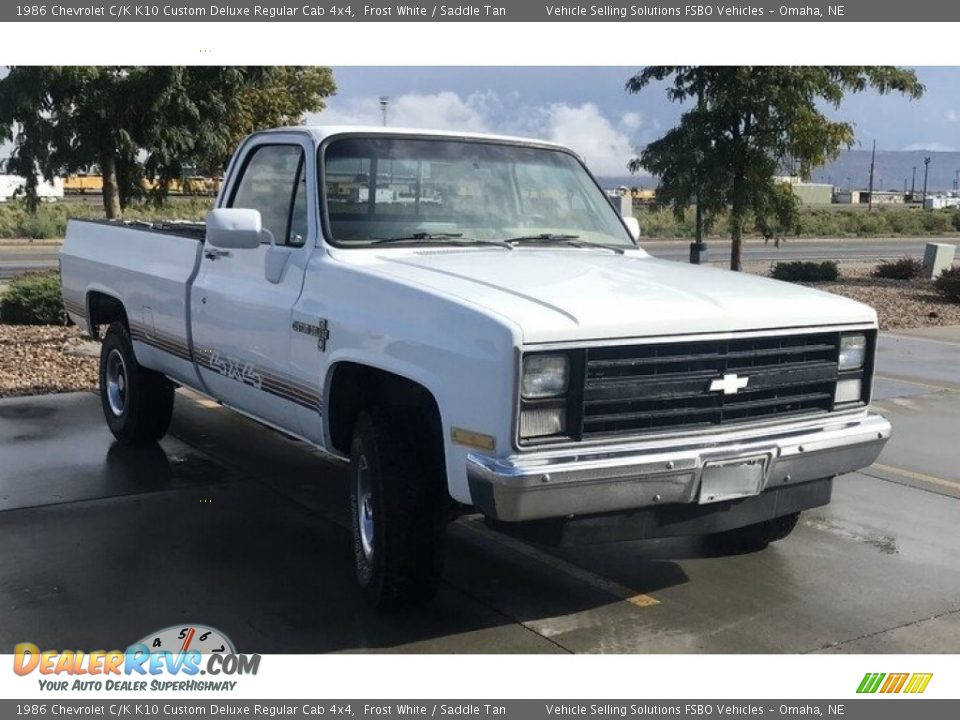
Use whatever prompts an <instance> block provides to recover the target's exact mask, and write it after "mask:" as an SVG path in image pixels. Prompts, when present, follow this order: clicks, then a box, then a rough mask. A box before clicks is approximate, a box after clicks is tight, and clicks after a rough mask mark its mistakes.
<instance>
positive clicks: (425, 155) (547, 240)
mask: <svg viewBox="0 0 960 720" xmlns="http://www.w3.org/2000/svg"><path fill="white" fill-rule="evenodd" d="M323 167H324V179H325V185H326V203H327V207H326V217H327V221H328V226H329V232H330V234H331V235H332V240H333V242H334V244H336V245H340V246H347V247H355V246H360V245H371V244H374V243H384V242H396V243H401V244H403V243H410V244H418V243H424V244H425V243H433V244H437V243H440V244H446V243H449V244H467V243H469V242H471V241H485V242H488V241H504V240H510V241H521V240H522V241H524V242H525V244H531V243H533V244H537V243H542V244H545V245H546V244H557V245H563V244H566V245H568V246H569V245H572V244H573V243H576V245H578V246H580V245H584V244H587V243H589V244H595V245H607V246H616V247H619V248H624V247H633V246H634V243H633V239H632V238H631V237H630V235H629V234H628V232H627V230H626V229H625V228H624V226H623V223H622V222H621V221H620V218H619V217H617V213H616V211H614V209H613V206H612V205H611V204H610V203H609V201H608V200H607V198H606V196H605V195H604V193H603V191H602V190H601V189H600V188H599V187H597V184H596V183H595V182H594V180H593V178H591V177H590V175H589V174H588V173H587V172H586V170H584V168H583V166H582V165H581V164H580V162H579V161H578V160H577V159H576V158H575V157H573V156H572V155H570V154H568V153H565V152H562V151H559V150H550V149H545V148H537V147H529V146H523V145H506V144H499V143H487V142H470V141H464V140H448V139H429V140H423V139H407V138H396V137H392V138H391V137H362V136H357V137H348V138H344V139H340V140H334V141H333V142H331V143H330V144H329V145H328V146H327V148H326V151H325V153H324V164H323Z"/></svg>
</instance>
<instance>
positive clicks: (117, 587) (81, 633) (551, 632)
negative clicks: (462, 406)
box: [0, 328, 960, 653]
mask: <svg viewBox="0 0 960 720" xmlns="http://www.w3.org/2000/svg"><path fill="white" fill-rule="evenodd" d="M876 397H877V406H878V408H879V409H881V410H882V411H883V412H884V413H885V414H887V415H888V416H889V417H890V418H891V419H892V421H893V423H894V428H895V433H894V438H893V440H891V442H890V443H889V444H888V446H887V448H886V449H885V451H884V454H883V456H882V457H881V459H880V461H879V462H878V463H877V465H875V466H873V467H871V468H869V469H866V470H865V471H863V472H861V473H856V474H853V475H849V476H846V477H843V478H839V479H838V480H837V481H836V483H835V490H834V499H833V503H832V504H831V505H829V506H828V507H825V508H819V509H816V510H813V511H810V512H808V513H806V514H805V516H804V519H803V521H802V523H801V525H800V527H799V528H798V529H797V531H796V532H795V533H794V534H793V535H792V536H791V537H790V538H788V539H787V540H785V541H783V542H781V543H777V544H775V545H772V546H771V547H769V548H767V549H765V550H763V551H759V552H754V553H748V554H743V555H735V556H728V557H716V556H713V555H712V554H711V552H710V551H709V550H708V549H707V548H705V547H704V546H703V545H702V544H701V543H700V542H698V541H697V540H696V539H686V540H662V541H649V542H633V543H624V544H620V545H605V546H594V547H587V548H577V549H570V550H563V551H558V550H550V549H545V548H538V547H533V546H529V545H525V544H522V543H518V542H515V541H512V540H508V539H506V538H503V537H502V536H499V535H497V534H495V533H492V532H490V531H488V530H486V529H485V528H484V527H483V526H482V525H481V524H479V523H478V522H477V521H476V520H475V519H473V518H465V519H462V520H460V521H458V522H457V523H456V524H455V525H454V526H453V527H452V528H451V537H450V542H449V546H448V550H447V569H446V572H445V576H444V583H443V585H442V588H441V592H440V595H439V597H438V599H437V601H436V602H435V603H433V604H432V605H430V606H429V607H427V608H425V609H423V610H421V611H418V612H416V613H413V614H410V615H401V616H384V615H378V614H376V613H373V612H371V611H369V610H368V609H367V608H366V607H365V606H364V604H363V602H362V601H361V598H360V594H359V592H358V591H357V590H356V588H355V586H354V583H353V579H352V567H351V562H350V548H349V536H348V533H347V531H346V530H345V524H346V521H345V510H344V509H345V507H346V489H345V487H346V486H345V479H346V478H345V474H344V472H343V469H342V468H339V467H336V466H332V465H330V464H328V463H326V462H324V461H323V460H321V459H320V457H319V456H318V455H317V453H315V452H314V451H312V450H310V449H309V448H305V447H304V446H303V445H302V444H299V443H296V442H293V441H291V440H288V439H287V438H285V437H283V436H281V435H278V434H276V433H273V432H270V431H267V430H265V429H263V428H261V427H260V426H258V425H256V424H255V423H252V422H250V421H248V420H246V419H244V418H242V417H240V416H239V415H236V414H235V413H232V412H230V411H228V410H224V409H222V408H220V407H219V406H217V405H216V403H213V402H211V401H209V400H205V399H202V398H199V397H197V396H195V395H192V394H188V393H182V392H181V393H178V399H177V408H176V412H175V419H174V424H173V427H172V430H171V436H169V437H168V438H166V439H165V440H164V441H163V442H162V443H161V445H160V446H159V447H158V448H154V449H152V450H146V451H138V452H132V451H130V450H127V449H125V448H122V447H120V446H117V445H115V444H113V442H112V438H111V436H110V435H109V433H108V431H107V430H106V428H105V426H104V425H103V421H102V419H101V416H100V408H99V402H98V399H97V398H96V397H95V396H94V395H92V394H87V393H78V394H72V395H61V396H45V397H34V398H20V399H8V400H3V401H0V547H3V548H4V552H3V553H0V647H4V646H6V647H10V646H11V645H12V644H14V643H16V642H22V641H25V640H29V641H30V642H36V643H38V644H40V645H41V646H45V647H77V648H82V647H86V648H94V647H96V648H100V647H115V646H116V647H124V646H125V643H129V642H132V641H134V640H136V639H138V638H140V637H142V636H144V635H146V634H147V633H149V632H150V631H152V630H156V629H158V628H161V627H165V626H169V625H171V624H175V623H179V622H195V623H205V624H208V625H212V626H214V627H218V628H220V629H222V630H223V631H225V632H226V633H227V634H228V635H229V636H230V637H231V638H232V639H233V640H234V642H235V643H236V645H237V647H238V648H239V649H240V650H241V651H259V652H330V651H345V652H356V651H371V650H373V651H380V652H385V651H389V652H393V651H396V652H537V653H539V652H550V653H553V652H794V653H806V652H872V653H873V652H875V653H879V652H884V653H900V652H951V653H952V652H956V648H957V647H958V646H960V553H958V552H957V542H958V539H960V537H958V532H957V528H958V527H960V464H958V463H956V461H955V458H956V457H957V454H956V451H955V447H956V437H957V434H958V431H960V414H958V410H957V408H958V406H960V402H958V400H960V329H957V328H953V329H948V330H943V329H938V330H936V331H933V332H927V333H909V334H908V333H898V334H897V335H896V336H892V335H884V337H883V339H882V341H881V351H880V357H879V370H878V377H877V381H876Z"/></svg>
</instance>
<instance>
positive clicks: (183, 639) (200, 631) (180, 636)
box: [140, 624, 237, 655]
mask: <svg viewBox="0 0 960 720" xmlns="http://www.w3.org/2000/svg"><path fill="white" fill-rule="evenodd" d="M140 644H143V645H146V646H147V648H148V649H149V650H150V652H151V653H172V654H174V655H176V654H179V653H186V652H190V651H196V652H199V653H201V654H203V655H207V654H211V653H225V654H228V655H235V654H236V652H237V650H236V648H234V646H233V642H232V641H231V640H230V638H228V637H227V636H226V635H224V634H223V633H222V632H220V631H219V630H217V629H216V628H212V627H209V626H207V625H197V624H193V625H171V626H170V627H167V628H164V629H163V630H158V631H157V632H155V633H150V634H149V635H147V636H146V637H144V638H143V639H142V640H140Z"/></svg>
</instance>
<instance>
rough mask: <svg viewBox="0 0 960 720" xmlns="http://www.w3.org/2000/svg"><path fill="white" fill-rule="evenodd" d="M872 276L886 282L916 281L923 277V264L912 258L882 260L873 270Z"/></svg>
mask: <svg viewBox="0 0 960 720" xmlns="http://www.w3.org/2000/svg"><path fill="white" fill-rule="evenodd" d="M873 276H874V277H877V278H885V279H887V280H918V279H920V278H922V277H923V263H922V262H920V261H919V260H917V259H916V258H912V257H902V258H900V259H899V260H884V261H882V262H881V263H880V264H879V265H877V267H876V268H875V269H874V271H873Z"/></svg>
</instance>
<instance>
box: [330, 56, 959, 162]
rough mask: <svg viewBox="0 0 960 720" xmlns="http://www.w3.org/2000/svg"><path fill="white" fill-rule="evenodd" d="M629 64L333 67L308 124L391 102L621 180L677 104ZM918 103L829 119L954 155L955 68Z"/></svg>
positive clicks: (928, 79)
mask: <svg viewBox="0 0 960 720" xmlns="http://www.w3.org/2000/svg"><path fill="white" fill-rule="evenodd" d="M633 72H635V69H634V68H622V67H620V68H584V67H579V68H476V67H466V68H459V67H458V68H452V67H444V68H431V67H428V68H423V67H418V68H357V67H345V68H335V75H336V78H337V83H338V85H339V88H340V89H339V92H338V93H337V95H336V97H334V98H332V99H331V100H330V102H329V104H328V109H327V110H326V111H324V112H323V113H320V114H319V115H318V116H316V117H315V118H311V119H315V120H317V121H319V122H324V123H334V122H336V123H339V122H345V123H355V122H362V123H372V124H379V123H380V121H381V120H380V108H379V104H378V102H377V97H378V96H380V95H387V96H389V97H390V105H389V110H388V113H389V114H388V122H389V124H391V125H394V126H406V127H424V128H439V129H459V130H478V131H490V132H498V133H509V134H518V135H525V136H526V135H529V136H535V137H539V138H545V139H549V140H554V141H557V142H560V143H563V144H565V145H569V146H572V147H573V148H574V149H576V150H577V151H578V152H579V153H580V154H581V155H583V156H584V157H585V158H586V160H587V163H588V164H589V165H590V167H591V169H592V170H593V171H594V172H595V173H597V174H598V175H605V176H619V175H625V174H626V164H627V162H628V160H629V158H630V157H631V156H632V155H633V154H634V153H635V152H636V148H638V147H642V146H643V145H644V144H646V143H647V142H649V141H651V140H654V139H656V138H657V137H659V136H660V135H661V134H662V133H663V132H664V131H665V130H666V129H668V128H670V127H672V126H673V124H674V123H675V122H676V120H677V118H678V116H679V114H680V112H681V106H678V105H675V104H672V103H670V102H668V101H667V99H666V97H665V95H664V92H663V88H662V87H651V88H649V89H647V90H645V91H644V92H643V93H641V94H640V95H630V94H628V93H626V92H625V91H624V89H623V86H624V82H625V81H626V80H627V78H629V77H630V75H631V74H633ZM917 72H918V74H919V76H920V78H921V80H922V82H923V83H924V84H925V85H926V86H927V93H926V95H925V96H924V97H923V98H922V99H921V100H918V101H909V100H906V99H904V98H901V97H898V96H887V97H881V96H879V95H877V94H875V93H872V92H870V93H863V94H860V95H857V96H851V97H849V98H848V99H847V100H846V101H845V102H844V103H843V105H842V106H841V108H840V110H839V111H837V112H833V111H831V114H833V115H837V116H839V117H842V118H844V119H846V120H848V121H851V122H853V123H855V125H856V132H857V141H858V143H859V146H860V147H863V148H869V147H870V145H871V143H872V142H873V140H874V139H876V141H877V147H878V148H880V149H886V150H918V149H926V150H939V151H950V150H960V68H919V69H918V71H917Z"/></svg>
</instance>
